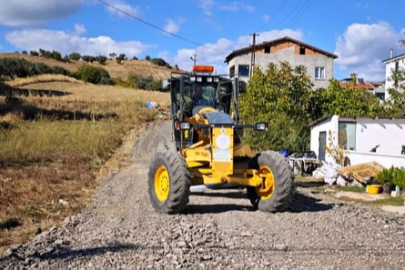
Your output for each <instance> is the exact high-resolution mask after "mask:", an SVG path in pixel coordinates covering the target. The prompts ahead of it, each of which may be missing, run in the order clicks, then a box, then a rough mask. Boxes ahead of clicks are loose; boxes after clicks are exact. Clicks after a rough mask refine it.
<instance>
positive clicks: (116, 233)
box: [0, 122, 405, 269]
mask: <svg viewBox="0 0 405 270" xmlns="http://www.w3.org/2000/svg"><path fill="white" fill-rule="evenodd" d="M169 126H170V123H169V122H164V123H163V124H157V125H155V126H153V127H151V128H149V129H148V130H147V131H146V132H145V134H144V135H143V136H142V137H141V138H140V139H139V140H138V141H137V142H136V143H135V144H134V146H133V151H132V159H133V165H132V166H130V167H129V168H125V169H121V170H118V171H114V172H112V173H110V174H109V175H108V176H107V177H106V178H105V179H104V180H103V181H102V183H101V186H100V187H99V189H98V191H97V195H96V196H95V198H94V202H93V203H92V205H91V206H90V207H89V208H87V209H86V210H85V211H83V212H82V213H81V214H79V215H77V216H74V217H71V218H68V219H67V220H66V222H65V223H66V224H65V225H64V226H62V227H53V228H52V229H50V230H49V231H46V232H43V233H41V234H39V235H37V236H36V237H35V238H34V239H33V240H32V241H31V242H28V243H25V244H22V245H15V246H13V247H11V248H10V249H9V250H7V251H6V252H5V253H4V254H3V257H2V259H0V268H8V267H12V268H14V267H16V266H20V267H21V266H23V267H46V268H48V267H52V268H56V267H58V268H59V267H64V268H65V267H103V268H105V267H141V268H147V267H150V268H162V267H167V268H191V267H193V268H194V267H201V268H212V267H218V268H225V267H226V268H242V267H243V268H245V267H249V268H250V267H252V268H270V267H272V268H281V267H283V268H295V267H301V268H332V267H333V268H336V267H339V268H361V269H363V268H375V267H376V268H392V267H395V268H403V267H404V265H405V256H404V255H405V235H404V224H405V220H404V218H403V217H400V216H398V215H396V214H392V213H386V212H382V211H381V210H379V209H376V208H371V207H365V206H361V205H359V204H356V203H343V202H341V201H339V200H337V199H334V198H331V197H329V196H326V195H324V194H321V193H316V192H313V191H311V190H310V189H308V188H305V187H299V186H298V187H297V189H296V194H295V197H294V200H293V204H292V206H291V210H290V211H287V212H284V213H277V214H270V213H263V212H259V211H254V210H253V209H252V207H251V205H250V203H249V201H248V199H247V198H246V194H245V192H244V190H243V189H226V190H208V191H204V192H203V193H197V194H193V195H192V196H191V198H190V203H189V207H188V210H187V212H186V213H185V214H183V215H174V216H165V215H159V214H157V213H155V212H154V211H153V209H152V207H151V205H150V203H149V197H148V193H147V178H146V177H147V171H148V165H149V160H150V158H151V155H152V153H153V151H154V150H153V149H154V148H155V147H156V146H157V144H158V143H159V142H161V141H164V137H163V136H164V135H165V134H169V132H168V131H169ZM165 136H166V135H165ZM166 137H167V136H166Z"/></svg>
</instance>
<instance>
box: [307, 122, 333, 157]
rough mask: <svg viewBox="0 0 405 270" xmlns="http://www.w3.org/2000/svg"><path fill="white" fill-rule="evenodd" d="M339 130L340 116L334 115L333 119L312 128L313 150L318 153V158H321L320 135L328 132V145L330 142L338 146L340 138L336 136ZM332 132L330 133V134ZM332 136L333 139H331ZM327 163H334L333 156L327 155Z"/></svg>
mask: <svg viewBox="0 0 405 270" xmlns="http://www.w3.org/2000/svg"><path fill="white" fill-rule="evenodd" d="M338 128H339V116H337V115H334V116H332V117H331V118H329V119H327V120H325V121H324V122H322V123H319V124H317V125H315V126H313V127H311V150H312V151H314V152H315V153H316V156H317V157H318V158H319V134H320V133H321V132H326V143H328V142H329V141H330V140H331V141H332V142H333V143H334V144H335V145H337V143H338V138H337V136H335V134H337V131H338ZM329 131H330V133H329ZM330 135H332V138H330ZM325 161H326V162H329V163H333V161H334V160H333V158H332V156H331V155H329V154H327V153H326V155H325Z"/></svg>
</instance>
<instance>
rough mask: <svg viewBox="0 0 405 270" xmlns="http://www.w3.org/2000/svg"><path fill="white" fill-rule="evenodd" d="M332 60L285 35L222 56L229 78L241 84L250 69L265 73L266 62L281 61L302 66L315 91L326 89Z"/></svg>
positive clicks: (326, 55)
mask: <svg viewBox="0 0 405 270" xmlns="http://www.w3.org/2000/svg"><path fill="white" fill-rule="evenodd" d="M336 58H337V56H336V55H334V54H333V53H330V52H327V51H325V50H322V49H320V48H317V47H315V46H312V45H310V44H307V43H304V42H301V41H299V40H296V39H293V38H290V37H287V36H286V37H283V38H279V39H274V40H271V41H266V42H263V43H260V44H255V45H254V46H253V45H251V46H248V47H245V48H241V49H238V50H235V51H233V52H231V53H230V54H229V55H228V56H226V58H225V63H227V66H228V72H229V74H230V76H231V77H235V76H238V77H239V78H240V79H241V80H243V81H245V82H247V81H248V80H249V78H250V76H251V74H252V67H259V68H261V69H262V70H266V69H267V66H268V65H269V63H275V64H277V63H280V62H282V61H287V62H289V63H290V64H291V65H292V66H293V67H294V66H298V65H303V66H305V67H306V68H307V74H308V75H309V76H310V77H311V80H312V83H313V85H314V86H313V88H314V89H317V88H320V87H324V88H326V87H328V85H329V80H330V79H332V78H333V64H334V60H335V59H336Z"/></svg>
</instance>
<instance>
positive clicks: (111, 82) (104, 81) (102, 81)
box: [99, 77, 115, 85]
mask: <svg viewBox="0 0 405 270" xmlns="http://www.w3.org/2000/svg"><path fill="white" fill-rule="evenodd" d="M99 83H100V84H105V85H114V84H115V82H114V80H113V79H111V78H106V77H103V78H101V79H100V82H99Z"/></svg>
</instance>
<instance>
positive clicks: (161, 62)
mask: <svg viewBox="0 0 405 270" xmlns="http://www.w3.org/2000/svg"><path fill="white" fill-rule="evenodd" d="M150 61H151V62H152V63H153V64H155V65H158V66H161V67H168V68H170V69H171V68H172V66H171V65H169V63H167V62H166V61H165V60H163V59H162V58H153V59H151V60H150Z"/></svg>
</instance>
